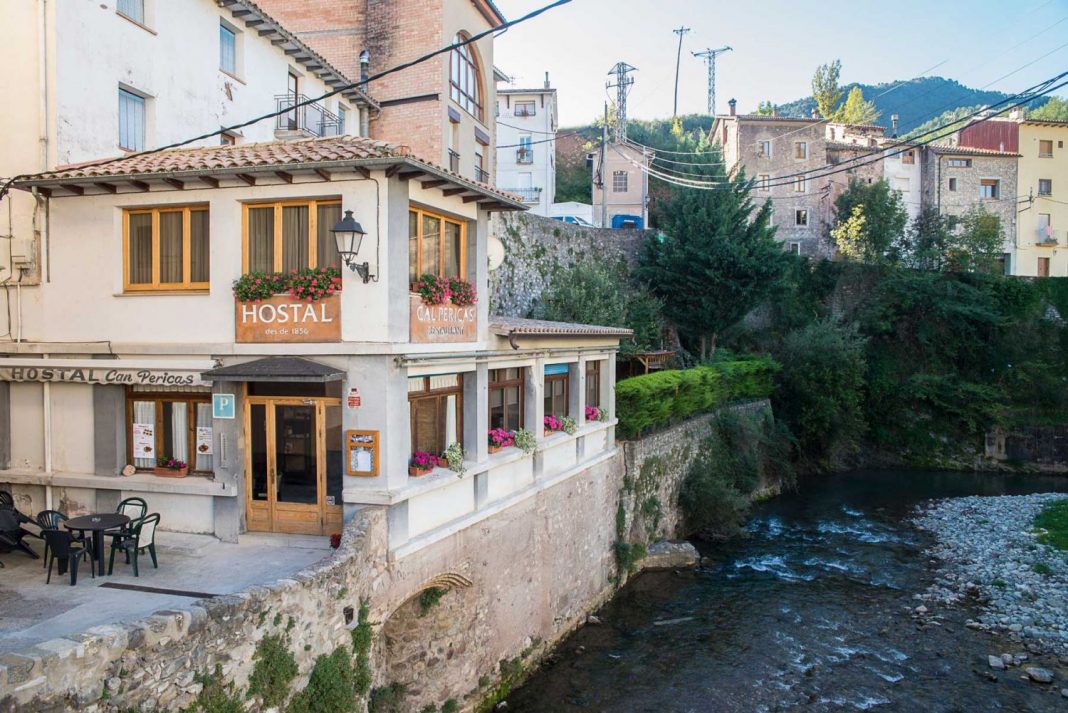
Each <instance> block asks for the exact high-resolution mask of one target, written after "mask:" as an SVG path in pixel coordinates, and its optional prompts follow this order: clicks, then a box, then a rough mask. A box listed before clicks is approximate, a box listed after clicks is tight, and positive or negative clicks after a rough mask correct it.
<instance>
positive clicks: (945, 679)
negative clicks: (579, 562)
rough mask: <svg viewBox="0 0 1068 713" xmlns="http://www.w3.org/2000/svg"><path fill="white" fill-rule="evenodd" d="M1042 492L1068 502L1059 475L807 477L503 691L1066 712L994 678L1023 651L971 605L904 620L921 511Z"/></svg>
mask: <svg viewBox="0 0 1068 713" xmlns="http://www.w3.org/2000/svg"><path fill="white" fill-rule="evenodd" d="M1051 491H1062V492H1068V478H1065V477H1055V476H1037V475H1033V476H1032V475H1028V476H1003V475H995V474H973V473H930V472H887V471H880V472H854V473H848V474H842V475H835V476H828V477H821V478H816V479H809V480H808V481H806V482H804V483H802V486H801V488H800V489H799V491H798V492H796V493H790V494H786V495H784V496H782V497H779V498H777V499H775V500H772V501H769V502H766V503H762V504H760V505H757V506H756V507H755V508H754V510H753V512H752V515H751V518H750V520H749V522H748V525H747V528H746V530H747V536H746V537H744V538H736V539H735V540H732V541H730V542H728V543H725V544H722V545H707V546H706V545H700V544H699V547H700V548H701V550H702V554H703V555H704V556H705V557H707V558H709V561H710V563H709V564H707V565H706V566H703V567H701V568H700V569H698V570H696V571H693V572H685V573H679V574H677V573H671V572H666V573H660V572H649V573H645V574H642V575H640V576H638V577H636V578H634V579H633V580H632V581H631V582H629V583H628V584H627V585H626V586H625V587H624V588H623V589H622V590H621V591H620V592H619V593H618V595H617V596H616V597H615V598H614V599H613V600H612V601H611V602H610V603H609V604H607V605H606V606H605V607H604V608H603V609H602V611H600V612H598V616H599V618H600V619H601V621H602V624H601V625H587V626H585V627H583V628H582V629H580V630H579V631H577V632H576V633H575V634H573V635H572V636H571V637H569V638H568V639H567V640H566V641H565V642H564V643H563V644H562V645H561V646H560V647H559V649H558V651H557V654H556V656H554V657H553V658H554V660H552V661H551V662H550V663H548V664H546V665H545V666H544V667H543V668H542V669H541V670H540V671H538V672H537V673H536V674H534V676H533V677H532V678H531V679H530V680H529V681H528V682H527V683H526V685H524V686H523V687H522V688H520V689H517V690H516V691H513V692H512V694H511V695H510V696H509V698H508V707H507V710H508V711H509V713H516V712H524V713H525V712H532V711H551V712H553V713H567V712H571V711H587V712H588V711H613V712H619V713H624V712H627V713H630V712H632V711H633V712H637V711H656V712H657V713H672V712H678V713H691V712H692V713H699V712H701V713H703V712H705V711H709V712H720V711H723V712H732V711H746V712H749V711H788V710H816V711H822V710H843V711H846V710H875V711H884V710H885V711H923V712H924V713H934V712H936V711H947V712H948V711H969V712H971V711H1013V712H1016V711H1047V710H1049V711H1068V699H1065V698H1062V697H1061V696H1060V695H1059V694H1058V693H1056V691H1053V692H1051V691H1049V690H1048V689H1046V687H1039V686H1037V685H1036V684H1033V683H1029V682H1027V681H1023V680H1020V677H1019V671H1018V670H1013V671H999V672H996V675H997V677H998V680H997V681H991V680H989V677H988V676H989V674H990V673H993V672H992V671H990V669H989V668H988V666H987V661H986V659H987V655H988V654H997V653H1001V652H1010V653H1015V652H1021V651H1024V649H1023V648H1021V647H1020V645H1019V644H1017V645H1012V644H1010V643H1008V642H1007V641H1004V640H1003V639H999V638H995V637H993V636H991V635H990V634H987V633H984V632H977V631H973V630H971V629H968V628H965V627H964V626H963V622H964V620H965V619H967V618H968V617H970V616H973V615H974V614H975V612H974V611H971V610H969V609H967V608H957V609H950V610H946V611H944V612H942V611H940V612H939V613H942V614H945V619H944V620H943V625H942V626H929V627H926V628H922V627H921V626H920V625H919V624H918V623H917V621H916V620H914V619H913V618H912V617H911V616H910V610H911V609H912V608H913V607H915V606H916V605H917V604H918V603H919V602H917V601H915V600H914V599H913V594H915V593H918V592H922V591H923V590H924V589H925V588H926V587H927V585H928V584H929V583H930V582H931V580H932V575H931V570H930V563H929V562H928V561H927V560H926V559H925V557H924V556H923V548H924V547H925V545H926V544H927V543H928V539H927V538H928V535H927V534H926V533H924V532H922V531H919V530H917V529H915V528H914V527H912V526H911V525H910V524H909V523H908V522H907V516H908V515H909V514H910V513H911V512H912V511H913V509H914V507H915V506H916V505H917V504H918V503H920V502H922V501H925V500H928V499H932V498H946V497H956V496H963V495H1002V494H1023V493H1032V492H1051ZM1032 658H1033V659H1034V657H1032ZM1040 661H1041V660H1040ZM1041 663H1043V665H1049V666H1050V667H1051V668H1054V669H1058V666H1057V665H1056V660H1053V661H1052V663H1050V662H1049V661H1041ZM1059 670H1060V671H1061V672H1064V667H1063V666H1061V667H1059ZM1058 680H1059V682H1060V684H1061V686H1064V685H1068V684H1066V683H1065V678H1064V677H1063V675H1062V676H1060V677H1059V679H1058Z"/></svg>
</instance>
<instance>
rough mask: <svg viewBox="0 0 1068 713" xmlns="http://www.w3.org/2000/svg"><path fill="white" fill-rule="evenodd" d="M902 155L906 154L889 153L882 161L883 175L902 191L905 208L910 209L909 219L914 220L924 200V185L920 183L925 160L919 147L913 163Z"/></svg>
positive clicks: (892, 186)
mask: <svg viewBox="0 0 1068 713" xmlns="http://www.w3.org/2000/svg"><path fill="white" fill-rule="evenodd" d="M900 150H901V149H900V147H899V148H896V149H894V151H888V152H887V154H891V153H896V152H897V151H900ZM902 156H904V154H897V155H896V156H890V155H887V157H886V158H885V159H884V160H883V161H882V164H883V177H884V178H885V179H886V182H887V183H889V184H890V187H891V188H893V189H894V190H896V191H899V192H900V193H901V201H902V203H904V205H905V210H906V211H908V214H909V221H913V220H915V219H916V218H917V217H918V216H919V215H920V208H921V203H922V200H923V190H922V188H923V187H922V185H921V183H920V165H921V164H922V163H923V161H922V160H921V159H922V157H921V156H920V150H919V148H917V149H914V156H915V158H914V162H913V163H911V164H908V163H905V162H904V161H903V160H902Z"/></svg>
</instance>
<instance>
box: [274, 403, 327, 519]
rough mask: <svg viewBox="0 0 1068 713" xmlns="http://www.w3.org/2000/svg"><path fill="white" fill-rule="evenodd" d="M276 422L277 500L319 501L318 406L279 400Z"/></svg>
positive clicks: (312, 503) (308, 502) (284, 501)
mask: <svg viewBox="0 0 1068 713" xmlns="http://www.w3.org/2000/svg"><path fill="white" fill-rule="evenodd" d="M274 425H275V481H276V486H275V487H276V492H277V502H280V503H300V504H305V505H316V504H317V503H318V502H319V487H318V481H319V479H318V457H317V456H318V453H317V449H316V443H315V406H314V405H311V406H304V405H300V406H295V405H288V404H277V405H276V406H275V412H274Z"/></svg>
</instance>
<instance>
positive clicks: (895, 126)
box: [890, 114, 897, 139]
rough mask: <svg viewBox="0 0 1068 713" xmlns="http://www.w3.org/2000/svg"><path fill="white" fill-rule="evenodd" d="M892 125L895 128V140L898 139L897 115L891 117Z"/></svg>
mask: <svg viewBox="0 0 1068 713" xmlns="http://www.w3.org/2000/svg"><path fill="white" fill-rule="evenodd" d="M890 124H891V125H892V126H893V127H894V133H893V138H895V139H896V138H897V114H891V115H890Z"/></svg>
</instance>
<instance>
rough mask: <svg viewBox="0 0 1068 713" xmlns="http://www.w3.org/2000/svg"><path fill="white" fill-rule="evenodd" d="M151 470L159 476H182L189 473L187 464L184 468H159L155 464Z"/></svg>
mask: <svg viewBox="0 0 1068 713" xmlns="http://www.w3.org/2000/svg"><path fill="white" fill-rule="evenodd" d="M152 472H153V473H155V474H156V475H158V476H159V477H161V478H184V477H185V476H187V475H189V466H186V467H185V468H177V469H175V468H160V467H159V466H156V467H155V468H153V469H152Z"/></svg>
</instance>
